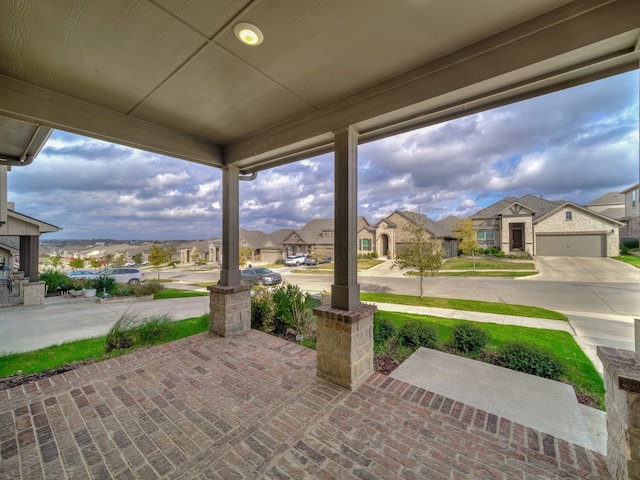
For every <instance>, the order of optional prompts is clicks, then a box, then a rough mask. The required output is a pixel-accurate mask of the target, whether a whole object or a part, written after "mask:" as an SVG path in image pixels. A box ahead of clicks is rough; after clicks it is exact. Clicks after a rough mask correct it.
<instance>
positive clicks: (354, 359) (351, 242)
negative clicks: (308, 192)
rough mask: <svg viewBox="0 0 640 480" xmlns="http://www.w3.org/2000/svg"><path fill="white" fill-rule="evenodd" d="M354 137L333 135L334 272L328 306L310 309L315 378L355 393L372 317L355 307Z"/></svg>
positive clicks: (367, 367) (367, 360) (368, 357)
mask: <svg viewBox="0 0 640 480" xmlns="http://www.w3.org/2000/svg"><path fill="white" fill-rule="evenodd" d="M357 150H358V133H357V132H356V130H355V129H353V128H351V127H349V128H345V129H343V130H340V131H337V132H335V172H334V175H335V195H334V199H335V200H334V201H335V207H334V212H335V217H334V222H335V223H334V229H335V233H334V240H335V248H334V255H335V269H334V279H333V282H334V283H333V285H332V286H331V305H330V306H329V305H323V306H321V307H318V308H315V309H314V310H313V313H314V314H315V315H316V320H317V329H316V330H317V333H316V352H317V368H316V371H317V375H318V376H319V377H321V378H325V379H327V380H329V381H331V382H333V383H336V384H338V385H341V386H343V387H346V388H349V389H351V390H355V389H357V388H358V387H359V386H360V385H362V384H363V383H364V382H365V381H366V380H367V378H369V376H370V375H371V373H372V372H373V315H374V313H375V312H376V310H377V308H376V307H375V306H372V305H364V304H361V303H360V285H358V269H357V267H358V263H357V227H358V157H357Z"/></svg>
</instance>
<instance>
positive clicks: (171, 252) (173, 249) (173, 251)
mask: <svg viewBox="0 0 640 480" xmlns="http://www.w3.org/2000/svg"><path fill="white" fill-rule="evenodd" d="M164 249H165V250H166V251H167V254H169V261H170V262H173V257H174V256H176V255H177V254H178V249H177V248H176V246H175V245H167V246H166V247H164Z"/></svg>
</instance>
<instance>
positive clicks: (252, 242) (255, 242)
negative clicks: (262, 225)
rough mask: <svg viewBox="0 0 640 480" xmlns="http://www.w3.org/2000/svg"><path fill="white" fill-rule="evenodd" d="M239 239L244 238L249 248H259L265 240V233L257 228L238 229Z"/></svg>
mask: <svg viewBox="0 0 640 480" xmlns="http://www.w3.org/2000/svg"><path fill="white" fill-rule="evenodd" d="M240 239H244V240H245V241H246V242H247V245H248V246H249V247H251V248H254V249H256V248H260V247H261V246H262V245H263V244H264V242H265V241H266V240H267V234H266V233H263V232H261V231H259V230H245V229H244V228H241V229H240Z"/></svg>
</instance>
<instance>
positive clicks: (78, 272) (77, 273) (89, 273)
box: [67, 270, 98, 279]
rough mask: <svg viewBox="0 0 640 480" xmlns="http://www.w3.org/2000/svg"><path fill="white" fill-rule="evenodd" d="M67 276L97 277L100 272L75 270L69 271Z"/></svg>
mask: <svg viewBox="0 0 640 480" xmlns="http://www.w3.org/2000/svg"><path fill="white" fill-rule="evenodd" d="M67 277H69V278H74V279H75V278H91V279H93V278H97V277H98V274H97V273H96V272H93V271H91V270H75V271H73V272H69V273H67Z"/></svg>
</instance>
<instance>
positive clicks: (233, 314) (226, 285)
mask: <svg viewBox="0 0 640 480" xmlns="http://www.w3.org/2000/svg"><path fill="white" fill-rule="evenodd" d="M239 248H240V175H239V170H238V167H236V166H233V165H232V166H227V167H225V168H223V169H222V270H221V271H220V284H219V285H212V286H210V287H208V290H209V292H210V294H209V299H210V313H209V330H210V331H211V332H212V333H215V334H217V335H221V336H223V337H228V336H231V335H236V334H238V333H242V332H246V331H247V330H249V329H250V328H251V286H250V285H242V284H241V281H240V258H239V257H240V251H239Z"/></svg>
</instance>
